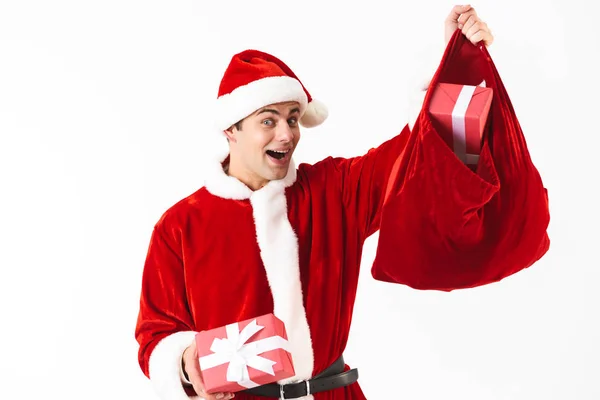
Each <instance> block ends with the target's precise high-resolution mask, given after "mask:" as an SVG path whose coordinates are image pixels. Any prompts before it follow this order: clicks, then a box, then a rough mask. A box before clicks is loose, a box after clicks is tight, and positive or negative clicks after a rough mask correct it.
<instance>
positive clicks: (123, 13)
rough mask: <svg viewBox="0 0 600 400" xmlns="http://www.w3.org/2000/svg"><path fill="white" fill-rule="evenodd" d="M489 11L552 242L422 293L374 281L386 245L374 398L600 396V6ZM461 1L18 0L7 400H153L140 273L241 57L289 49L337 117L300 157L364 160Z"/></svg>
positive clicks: (371, 378) (4, 297) (0, 73)
mask: <svg viewBox="0 0 600 400" xmlns="http://www.w3.org/2000/svg"><path fill="white" fill-rule="evenodd" d="M216 4H218V5H216ZM472 4H473V5H474V6H475V8H476V10H477V11H478V12H479V15H480V16H481V17H482V19H484V20H485V21H487V22H488V24H489V26H490V27H491V29H492V31H493V32H494V34H495V37H496V41H495V43H494V44H493V45H492V46H491V47H490V49H489V50H490V53H491V54H492V57H493V59H494V62H495V63H496V66H497V67H498V69H499V72H500V74H501V77H502V79H503V81H504V84H505V85H506V87H507V89H508V91H509V95H510V96H511V100H512V102H513V105H514V106H515V109H516V111H517V115H518V117H519V119H520V122H521V124H522V126H523V129H524V132H525V135H526V138H527V141H528V145H529V148H530V151H531V154H532V157H533V160H534V162H535V164H536V165H537V167H538V169H539V171H540V173H541V175H542V177H543V179H544V183H545V185H546V186H547V187H548V190H549V194H550V200H551V207H552V208H551V212H552V221H551V226H550V228H549V234H550V236H551V240H552V245H551V249H550V251H549V252H548V253H547V255H546V256H545V257H544V258H543V259H542V260H541V261H539V262H538V263H536V264H535V265H534V266H533V267H531V268H530V269H528V270H526V271H523V272H522V273H519V274H517V275H515V276H513V277H510V278H508V279H506V280H504V281H502V282H500V283H497V284H493V285H489V286H486V287H481V288H477V289H471V290H464V291H456V292H452V293H440V292H423V291H416V290H413V289H409V288H407V287H403V286H398V285H390V284H385V283H381V282H377V281H374V280H373V279H372V278H371V275H370V270H369V269H370V264H371V262H372V261H373V257H374V251H375V245H376V240H377V235H375V236H373V237H372V238H370V239H369V241H368V242H367V244H366V246H365V252H364V264H363V274H362V279H361V281H360V286H359V294H358V298H357V303H356V308H355V316H354V321H353V326H352V332H351V338H350V342H349V344H348V348H347V351H346V359H347V361H348V362H349V363H350V364H351V365H353V366H355V367H358V368H359V370H360V373H361V379H360V382H361V384H362V387H363V389H364V391H365V393H366V394H367V396H368V398H369V399H376V400H378V399H382V398H390V399H411V400H423V399H441V398H443V399H461V400H469V399H477V400H481V399H486V400H487V399H490V400H500V399H502V400H505V399H515V400H517V399H518V400H521V399H522V400H531V399H561V400H562V399H576V400H592V399H600V385H598V376H600V327H599V318H600V317H599V315H600V312H599V311H598V309H599V304H600V294H599V293H598V291H597V289H596V288H597V287H598V280H599V278H600V273H599V272H598V271H599V269H600V261H599V257H598V248H599V247H600V243H599V242H600V240H599V239H600V234H599V226H600V218H599V212H598V204H599V201H600V197H599V195H598V194H597V193H598V190H597V189H598V172H600V167H599V166H598V165H599V164H598V159H599V158H600V157H599V156H598V154H599V147H598V146H599V143H598V136H599V135H598V134H599V133H600V129H599V128H598V109H599V101H598V93H599V89H600V88H599V85H598V81H597V71H598V70H599V68H600V65H599V63H598V61H597V59H598V55H599V54H598V53H599V52H600V51H599V49H600V41H599V35H598V32H597V30H595V26H596V24H597V15H598V5H597V4H596V2H593V1H591V0H590V1H588V2H587V3H584V2H583V1H579V2H578V1H569V2H558V1H548V0H544V1H541V0H540V1H531V0H525V1H523V0H519V1H517V0H504V1H501V2H500V1H495V0H494V1H492V0H488V1H483V0H481V1H479V2H476V3H472ZM453 5H454V3H453V2H450V1H432V0H428V1H424V2H420V1H412V2H393V1H375V0H370V1H361V2H340V3H339V4H337V5H333V2H332V1H329V2H326V1H323V2H320V1H292V2H276V1H271V2H266V1H265V2H260V1H239V2H236V3H235V4H234V3H233V2H229V1H228V2H225V1H223V2H216V1H206V2H205V1H199V0H198V1H148V0H145V1H141V0H140V1H132V0H127V1H123V0H119V1H116V0H110V1H108V0H106V1H102V2H100V1H97V2H91V1H75V0H73V1H65V0H60V1H59V0H56V1H23V0H19V1H16V0H12V1H2V2H0V221H1V222H0V310H1V318H0V321H1V322H0V339H1V340H0V398H2V399H11V400H12V399H15V400H19V399H30V398H40V397H44V398H46V397H50V398H60V399H62V400H70V399H153V398H155V397H154V395H153V393H152V391H151V388H150V385H149V383H148V381H147V380H146V378H145V377H144V376H143V374H142V373H141V370H140V369H139V366H138V364H137V343H136V342H135V339H134V335H133V333H134V327H135V322H136V316H137V310H138V299H139V289H140V278H141V273H142V267H143V261H144V258H145V255H146V250H147V245H148V241H149V238H150V233H151V229H152V227H153V224H154V223H155V222H156V220H157V219H158V218H159V216H160V215H161V214H162V212H163V211H164V210H165V209H166V208H167V207H169V206H170V205H172V204H173V203H174V202H176V201H177V200H179V199H181V198H182V197H184V196H187V195H188V194H190V193H191V192H193V191H195V190H196V189H197V188H198V187H199V185H201V184H202V177H203V175H202V174H203V169H202V159H203V157H205V156H206V154H208V153H209V152H210V151H211V146H215V145H216V144H217V143H221V141H222V139H221V137H219V136H218V135H217V134H216V133H215V132H213V131H212V130H211V125H210V118H209V117H210V115H209V111H208V110H209V109H210V106H211V102H212V101H213V100H214V98H215V97H216V93H217V87H218V83H219V80H220V78H221V74H222V72H223V69H224V68H225V66H226V65H227V63H228V62H229V59H230V57H231V56H232V55H233V54H234V53H235V52H238V51H241V50H243V49H245V48H258V49H261V50H265V51H267V52H271V53H273V54H275V55H277V56H279V57H281V58H282V59H283V60H284V61H285V62H286V63H288V64H289V65H290V66H291V67H292V69H294V71H295V72H296V73H297V74H298V75H299V77H300V79H302V81H303V82H304V83H305V84H306V85H307V87H308V89H309V91H311V93H312V94H313V95H314V96H315V97H317V98H319V99H320V100H322V101H324V102H325V103H326V104H327V105H328V106H329V109H330V118H329V120H328V121H327V122H326V123H325V124H324V125H322V126H321V127H319V128H317V129H312V130H305V131H304V135H303V140H302V142H301V145H300V148H299V149H298V151H297V153H296V160H297V161H302V162H314V161H317V160H319V159H322V158H323V157H325V156H327V155H330V154H332V155H344V156H353V155H358V154H361V153H363V152H365V151H366V150H367V149H368V148H370V147H373V146H376V145H378V144H379V143H381V142H382V141H384V140H386V139H388V138H390V137H392V136H393V135H394V134H395V133H397V132H399V131H400V129H401V128H402V127H403V125H404V124H405V121H406V117H407V116H406V107H407V98H408V97H409V96H408V95H409V89H410V88H411V87H412V86H414V84H415V82H416V81H415V80H414V79H416V78H415V76H417V75H418V72H422V71H423V70H421V67H420V66H421V65H426V63H428V62H431V60H433V63H434V64H433V65H432V66H431V68H432V69H431V71H432V72H433V69H434V68H435V67H436V66H437V65H436V64H435V63H437V62H439V59H440V57H441V55H442V52H443V50H444V47H443V22H444V18H445V17H446V15H447V14H448V12H449V11H450V9H451V8H452V6H453ZM426 60H429V61H426ZM423 63H425V64H423ZM207 284H210V283H207Z"/></svg>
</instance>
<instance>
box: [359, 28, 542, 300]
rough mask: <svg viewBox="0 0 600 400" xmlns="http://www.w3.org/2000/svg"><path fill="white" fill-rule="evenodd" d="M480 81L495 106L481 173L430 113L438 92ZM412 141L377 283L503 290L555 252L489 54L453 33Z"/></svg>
mask: <svg viewBox="0 0 600 400" xmlns="http://www.w3.org/2000/svg"><path fill="white" fill-rule="evenodd" d="M482 80H485V82H486V86H487V87H490V88H492V89H493V100H492V105H491V109H490V114H489V117H488V120H487V124H486V129H485V132H484V136H483V144H482V150H481V155H480V158H479V164H478V166H477V168H476V170H475V172H474V171H472V170H471V169H469V167H467V166H466V165H465V164H464V163H463V162H462V161H460V160H459V159H458V157H457V156H456V155H455V154H454V153H453V151H452V149H450V147H449V146H448V145H447V144H446V143H445V142H444V140H443V139H442V138H441V136H440V134H439V133H438V132H437V131H436V128H435V124H434V123H433V122H432V119H431V117H430V115H429V114H428V112H427V110H428V108H429V104H430V100H431V97H432V92H433V90H434V89H435V87H436V86H437V84H438V83H453V84H462V85H478V84H480V83H481V82H482ZM409 135H410V136H409V138H408V140H407V144H406V147H405V148H404V151H403V153H402V154H401V155H400V156H399V158H398V160H397V161H396V165H395V167H394V172H393V173H392V176H391V177H390V181H389V183H388V187H387V192H386V198H385V201H384V205H383V209H382V215H381V225H380V233H379V242H378V248H377V253H376V257H375V261H374V264H373V267H372V271H371V272H372V275H373V277H374V278H375V279H377V280H380V281H385V282H393V283H400V284H405V285H408V286H410V287H413V288H416V289H434V290H443V291H451V290H454V289H461V288H469V287H475V286H481V285H485V284H489V283H492V282H497V281H499V280H501V279H503V278H505V277H507V276H509V275H512V274H514V273H516V272H518V271H521V270H523V269H524V268H527V267H529V266H531V265H532V264H533V263H535V262H536V261H538V260H539V259H540V258H541V257H542V256H543V255H544V254H545V253H546V252H547V251H548V248H549V245H550V240H549V238H548V235H547V232H546V230H547V227H548V224H549V220H550V216H549V208H548V194H547V191H546V189H545V188H544V186H543V183H542V180H541V178H540V175H539V173H538V171H537V169H536V168H535V166H534V165H533V163H532V160H531V157H530V155H529V151H528V149H527V144H526V142H525V138H524V136H523V132H522V130H521V127H520V125H519V121H518V119H517V117H516V114H515V111H514V109H513V106H512V104H511V102H510V99H509V97H508V94H507V92H506V89H505V87H504V86H503V84H502V81H501V79H500V76H499V75H498V71H497V70H496V67H495V65H494V63H493V62H492V59H491V57H490V55H489V53H488V51H487V49H486V47H485V46H484V45H479V46H475V45H473V44H472V43H471V42H469V41H468V40H467V39H466V38H465V37H464V35H463V34H462V33H461V32H460V30H457V31H456V32H455V33H454V36H453V37H452V39H451V40H450V42H449V44H448V46H447V48H446V50H445V52H444V56H443V58H442V61H441V63H440V66H439V68H438V70H437V71H436V73H435V75H434V77H433V80H432V81H431V83H430V86H429V90H428V92H427V93H426V95H425V101H424V103H423V106H422V109H421V112H420V114H419V116H418V118H417V121H416V122H415V125H414V127H413V129H412V131H411V132H410V133H409Z"/></svg>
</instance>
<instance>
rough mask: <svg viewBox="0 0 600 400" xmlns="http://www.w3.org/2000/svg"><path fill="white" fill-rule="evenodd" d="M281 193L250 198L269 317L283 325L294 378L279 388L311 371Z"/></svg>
mask: <svg viewBox="0 0 600 400" xmlns="http://www.w3.org/2000/svg"><path fill="white" fill-rule="evenodd" d="M284 190H285V184H284V182H282V181H280V182H270V183H269V186H268V187H264V188H263V189H261V190H258V191H256V192H254V193H253V194H252V196H251V197H250V202H251V203H252V209H253V214H254V223H255V225H256V237H257V239H258V246H259V247H260V251H261V258H262V261H263V264H264V266H265V270H266V273H267V279H268V281H269V286H270V288H271V294H272V295H273V303H274V310H273V313H274V314H275V315H276V316H277V317H278V318H279V319H281V320H282V321H283V323H284V324H285V327H286V331H287V334H288V339H289V341H290V350H291V351H290V352H291V354H292V359H293V363H294V368H295V370H296V376H294V377H292V378H289V379H285V380H282V381H280V383H282V384H283V383H289V382H295V381H300V380H304V379H310V378H311V377H312V371H313V367H314V355H313V348H312V340H311V336H310V329H309V326H308V321H307V319H306V311H305V309H304V305H303V296H302V282H301V281H300V267H299V259H298V239H297V237H296V234H295V233H294V230H293V228H292V226H291V224H290V222H289V220H288V214H287V202H286V197H285V194H284ZM312 398H313V397H312V396H305V397H303V399H312Z"/></svg>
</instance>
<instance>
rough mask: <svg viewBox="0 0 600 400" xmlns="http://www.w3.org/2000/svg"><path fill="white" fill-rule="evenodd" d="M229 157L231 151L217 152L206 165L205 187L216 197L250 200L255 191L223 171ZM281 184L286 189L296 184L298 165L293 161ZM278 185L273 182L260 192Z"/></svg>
mask: <svg viewBox="0 0 600 400" xmlns="http://www.w3.org/2000/svg"><path fill="white" fill-rule="evenodd" d="M228 155H229V149H227V150H225V149H223V150H221V151H217V152H216V155H215V158H214V159H212V160H209V162H207V163H206V171H207V173H206V178H205V180H204V187H206V190H208V191H209V192H210V193H212V194H214V195H215V196H218V197H222V198H224V199H231V200H246V199H249V198H250V196H251V195H252V193H253V191H252V189H250V188H249V187H248V186H246V185H245V184H244V183H242V182H241V181H240V180H239V179H237V178H234V177H232V176H229V175H227V174H226V173H225V171H223V165H222V162H223V161H224V160H225V159H226V158H227V156H228ZM280 182H283V185H284V186H285V187H289V186H291V185H293V184H294V182H296V164H295V163H294V160H293V159H292V160H291V162H290V167H289V169H288V173H287V175H286V176H285V178H283V179H282V180H281V181H280ZM272 185H278V181H271V182H269V183H267V185H265V187H263V188H262V189H260V190H265V189H266V188H268V187H270V186H272Z"/></svg>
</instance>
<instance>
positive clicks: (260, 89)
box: [215, 76, 308, 130]
mask: <svg viewBox="0 0 600 400" xmlns="http://www.w3.org/2000/svg"><path fill="white" fill-rule="evenodd" d="M285 101H297V102H298V103H300V115H303V114H304V112H305V111H306V107H307V104H308V98H307V96H306V92H305V91H304V88H303V87H302V85H301V84H300V82H299V81H298V80H297V79H294V78H291V77H289V76H273V77H268V78H262V79H259V80H256V81H254V82H251V83H249V84H247V85H244V86H240V87H238V88H236V89H235V90H234V91H232V92H231V93H229V94H225V95H223V96H221V97H219V98H218V99H217V104H216V109H215V123H216V127H217V129H219V130H226V129H228V128H229V127H231V125H233V124H235V123H236V122H238V121H240V120H242V119H244V118H246V117H247V116H248V115H250V114H252V113H253V112H255V111H256V110H258V109H260V108H261V107H264V106H267V105H269V104H275V103H282V102H285Z"/></svg>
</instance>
